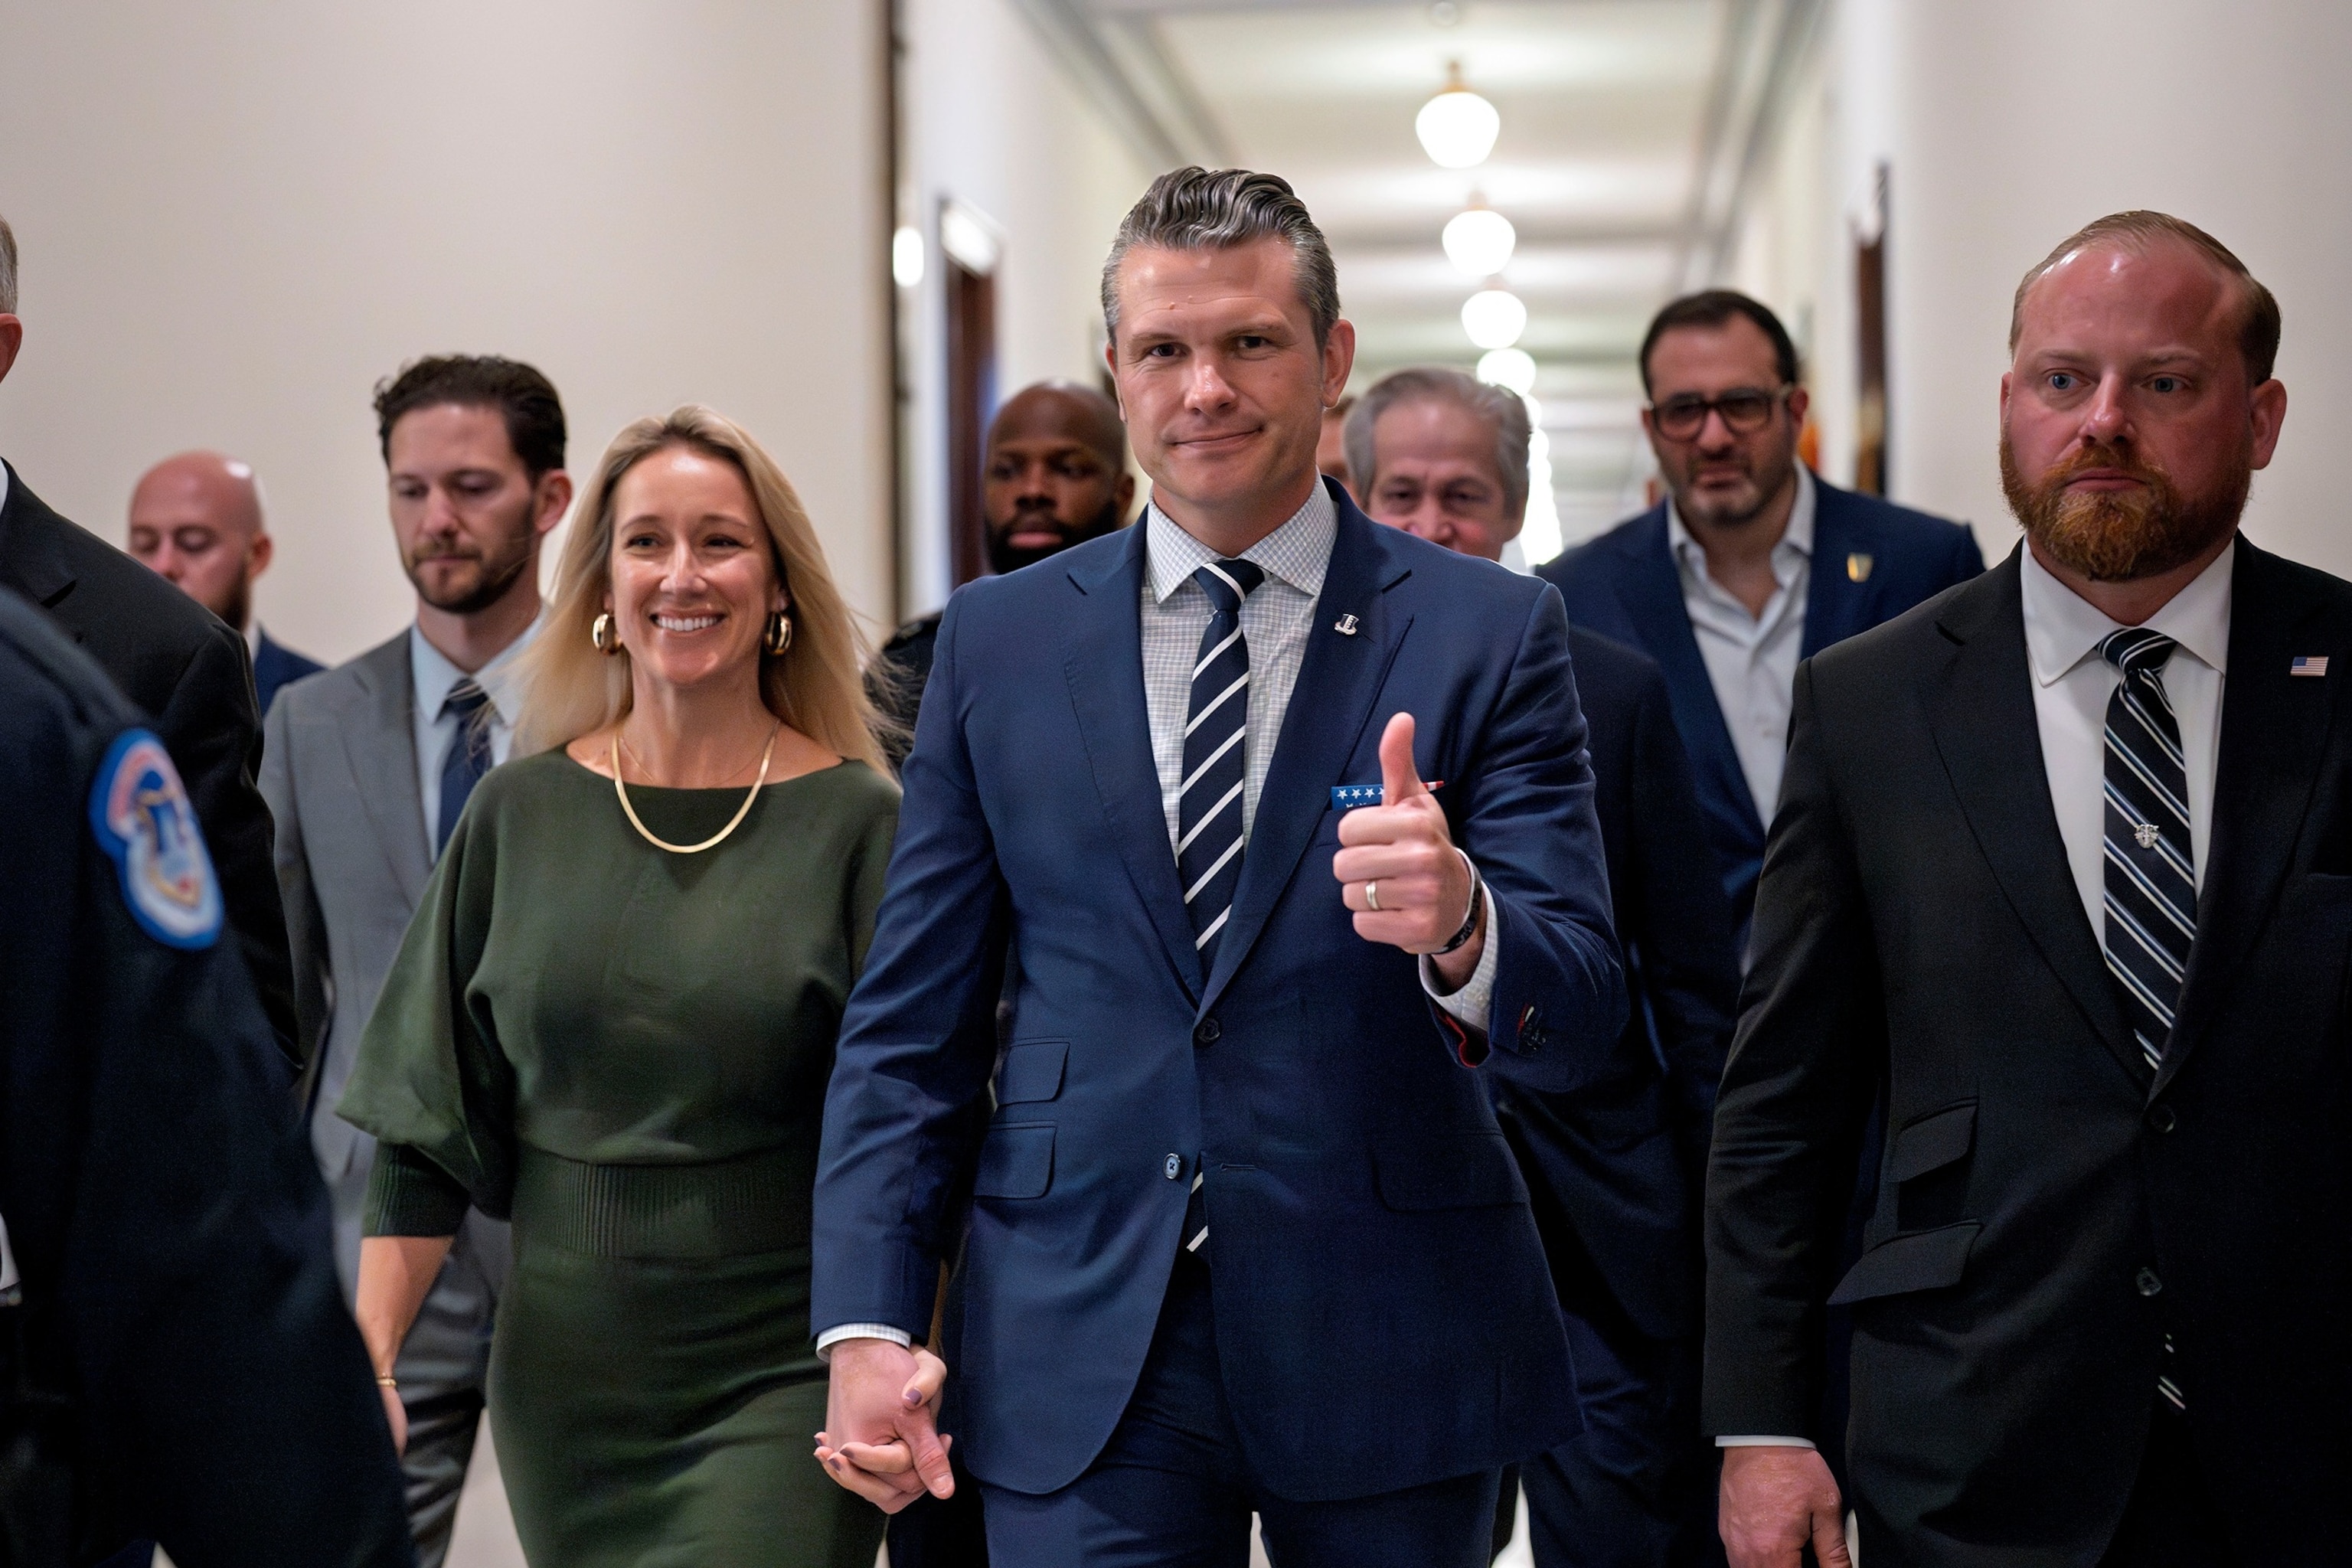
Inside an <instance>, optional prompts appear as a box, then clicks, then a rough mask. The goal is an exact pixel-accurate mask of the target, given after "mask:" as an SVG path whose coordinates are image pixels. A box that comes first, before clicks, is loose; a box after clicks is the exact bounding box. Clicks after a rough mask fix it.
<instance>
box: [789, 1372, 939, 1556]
mask: <svg viewBox="0 0 2352 1568" xmlns="http://www.w3.org/2000/svg"><path fill="white" fill-rule="evenodd" d="M947 1376H948V1367H947V1363H945V1362H943V1361H941V1360H940V1358H939V1357H937V1356H935V1355H933V1354H932V1353H931V1352H929V1351H927V1350H923V1349H921V1348H919V1347H918V1348H916V1349H913V1350H909V1349H908V1348H907V1347H906V1346H904V1345H898V1344H893V1343H892V1342H889V1341H888V1340H843V1341H841V1342H838V1343H836V1344H835V1346H834V1347H833V1382H832V1387H831V1391H830V1393H829V1394H828V1395H827V1398H826V1401H825V1412H824V1426H825V1429H824V1431H822V1432H820V1433H818V1434H817V1435H816V1461H817V1463H818V1464H820V1465H823V1466H824V1472H825V1474H827V1475H829V1476H831V1477H832V1478H833V1479H835V1481H837V1482H839V1483H840V1484H841V1485H842V1486H845V1487H846V1488H848V1489H850V1490H851V1491H854V1492H856V1494H857V1495H858V1496H859V1497H862V1498H864V1499H865V1500H866V1501H868V1502H870V1503H872V1504H874V1505H875V1506H876V1507H877V1508H879V1509H880V1510H882V1511H883V1512H885V1513H896V1512H898V1510H900V1509H902V1508H905V1507H906V1506H907V1505H908V1503H910V1502H913V1501H914V1500H916V1499H917V1498H919V1497H920V1496H922V1495H923V1493H924V1492H926V1491H929V1492H931V1493H933V1494H935V1495H937V1496H939V1497H947V1496H949V1495H950V1494H951V1493H952V1492H954V1490H955V1479H954V1476H953V1474H952V1473H951V1472H950V1469H949V1468H948V1446H949V1445H950V1443H952V1442H954V1441H955V1439H953V1438H952V1437H942V1436H940V1434H939V1428H938V1426H937V1421H938V1416H939V1406H940V1388H941V1387H942V1386H944V1385H945V1384H946V1383H947Z"/></svg>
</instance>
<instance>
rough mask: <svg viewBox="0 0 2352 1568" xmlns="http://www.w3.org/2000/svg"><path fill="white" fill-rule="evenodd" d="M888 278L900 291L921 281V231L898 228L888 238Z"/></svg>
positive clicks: (910, 287)
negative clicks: (896, 284) (895, 282)
mask: <svg viewBox="0 0 2352 1568" xmlns="http://www.w3.org/2000/svg"><path fill="white" fill-rule="evenodd" d="M890 276H891V278H892V279H894V280H896V281H897V283H898V287H899V288H901V289H912V288H914V287H915V286H916V285H918V284H919V283H921V282H922V280H923V231H922V230H921V229H919V228H900V229H899V230H898V232H897V233H896V234H893V235H892V236H891V237H890Z"/></svg>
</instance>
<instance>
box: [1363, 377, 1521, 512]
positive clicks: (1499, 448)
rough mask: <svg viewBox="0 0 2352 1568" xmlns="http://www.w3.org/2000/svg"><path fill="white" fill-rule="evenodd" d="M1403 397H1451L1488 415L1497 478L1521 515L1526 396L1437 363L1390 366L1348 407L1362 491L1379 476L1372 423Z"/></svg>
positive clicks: (1508, 505) (1508, 506)
mask: <svg viewBox="0 0 2352 1568" xmlns="http://www.w3.org/2000/svg"><path fill="white" fill-rule="evenodd" d="M1400 403H1450V404H1452V405H1454V406H1455V407H1456V408H1460V409H1464V410H1465V411H1467V412H1468V413H1470V414H1472V415H1475V416H1477V417H1478V418H1480V419H1483V420H1485V421H1486V426H1487V428H1488V429H1490V430H1492V431H1494V433H1495V478H1496V480H1497V481H1498V482H1499V483H1500V484H1501V485H1502V487H1503V505H1504V508H1505V510H1506V513H1507V515H1508V516H1511V517H1517V516H1519V515H1521V514H1522V513H1524V512H1525V511H1526V510H1528V440H1529V437H1530V432H1531V426H1529V424H1528V400H1527V399H1526V398H1524V397H1521V396H1520V395H1518V394H1517V393H1516V392H1513V391H1511V390H1510V389H1509V388H1508V387H1504V386H1494V385H1490V384H1487V383H1486V382H1483V381H1480V380H1479V379H1478V378H1477V377H1476V376H1475V375H1472V374H1469V373H1467V372H1466V371H1459V370H1450V369H1447V368H1446V367H1444V366H1443V365H1433V364H1431V365H1414V366H1413V367H1412V368H1411V369H1408V370H1397V371H1391V372H1390V373H1389V374H1386V375H1384V376H1382V377H1381V378H1380V380H1378V381H1376V382H1374V383H1372V389H1371V390H1370V392H1367V393H1366V394H1364V395H1363V396H1361V397H1360V398H1358V399H1357V400H1356V405H1355V406H1354V407H1353V408H1350V409H1349V410H1348V423H1347V426H1346V427H1345V429H1344V430H1343V432H1342V436H1343V437H1344V439H1345V441H1346V443H1347V447H1348V477H1349V479H1352V480H1354V481H1355V485H1356V492H1357V493H1358V494H1359V495H1364V496H1369V495H1370V494H1371V493H1372V483H1373V481H1374V480H1375V479H1378V478H1379V477H1380V476H1379V475H1378V474H1377V473H1376V472H1375V471H1374V468H1373V465H1374V461H1375V459H1376V458H1377V457H1378V454H1377V453H1376V452H1375V451H1374V450H1373V448H1372V426H1375V425H1377V424H1379V423H1380V419H1381V415H1383V414H1385V413H1387V412H1388V411H1389V410H1390V409H1391V408H1394V407H1395V406H1396V405H1398V404H1400Z"/></svg>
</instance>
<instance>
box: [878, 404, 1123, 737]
mask: <svg viewBox="0 0 2352 1568" xmlns="http://www.w3.org/2000/svg"><path fill="white" fill-rule="evenodd" d="M1134 501H1135V476H1134V475H1132V474H1130V473H1129V472H1128V471H1127V431H1126V428H1125V426H1122V425H1121V424H1120V423H1119V417H1118V405H1117V404H1115V403H1113V402H1112V401H1111V400H1110V399H1109V398H1108V397H1105V396H1104V395H1102V394H1101V393H1099V392H1097V391H1095V390H1094V389H1093V388H1092V387H1087V386H1080V385H1078V384H1076V382H1068V381H1041V382H1038V383H1037V384H1034V386H1026V387H1024V388H1022V389H1021V390H1020V391H1019V392H1016V393H1014V394H1013V395H1012V397H1011V398H1009V399H1007V400H1006V402H1005V404H1004V406H1003V407H1002V408H1000V409H998V410H997V413H996V421H995V423H994V424H992V425H991V426H989V427H988V447H987V454H986V458H985V466H984V468H983V471H982V503H981V504H982V508H983V510H984V512H985V515H986V518H987V521H988V564H989V566H990V568H991V569H992V571H994V572H996V573H997V574H999V575H1002V574H1004V573H1007V572H1017V571H1019V570H1020V569H1021V568H1022V567H1024V566H1029V565H1034V563H1037V562H1040V561H1043V560H1045V558H1046V557H1047V556H1049V555H1055V554H1058V553H1059V552H1062V551H1065V550H1067V549H1068V548H1069V547H1070V546H1072V545H1073V544H1084V543H1085V542H1087V540H1089V539H1096V538H1099V537H1100V536H1101V535H1103V534H1106V533H1110V532H1113V531H1116V530H1117V529H1118V528H1119V527H1120V526H1121V525H1123V524H1124V523H1125V522H1126V521H1127V511H1128V508H1129V506H1131V505H1133V504H1134ZM939 633H940V616H939V613H938V612H937V611H934V612H932V613H931V614H930V615H928V616H920V617H919V618H917V619H915V620H911V621H908V623H907V624H906V625H905V626H900V627H899V628H898V636H897V637H892V638H891V639H890V643H889V646H888V647H885V648H884V649H883V650H882V658H884V659H886V660H887V661H888V663H889V666H890V668H889V670H888V672H887V673H888V679H887V681H881V680H877V682H876V686H877V700H879V701H880V702H881V703H882V704H883V706H884V707H885V709H886V710H887V711H888V712H889V713H890V715H891V716H892V717H893V718H895V719H897V720H898V721H900V722H901V723H903V724H905V725H906V727H907V730H908V733H909V734H911V733H912V732H913V731H914V728H915V713H916V710H917V709H918V707H919V705H920V704H921V702H922V697H923V682H924V681H926V680H928V679H929V678H930V673H931V647H932V645H933V644H934V643H935V642H936V641H937V639H938V637H939ZM905 746H906V743H905V742H899V744H898V752H897V753H896V754H897V755H898V756H903V755H904V754H905Z"/></svg>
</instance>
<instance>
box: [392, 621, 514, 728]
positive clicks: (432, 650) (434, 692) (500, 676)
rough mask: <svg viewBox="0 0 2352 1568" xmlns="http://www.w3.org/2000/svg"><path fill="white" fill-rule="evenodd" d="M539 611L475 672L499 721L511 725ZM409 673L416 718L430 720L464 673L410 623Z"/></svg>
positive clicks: (475, 680) (475, 676)
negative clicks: (414, 695) (521, 631)
mask: <svg viewBox="0 0 2352 1568" xmlns="http://www.w3.org/2000/svg"><path fill="white" fill-rule="evenodd" d="M546 619H547V616H546V613H545V612H544V611H542V612H541V614H540V615H539V616H537V617H536V618H535V619H533V620H532V622H531V623H530V625H529V626H525V627H524V628H523V633H522V636H520V637H517V638H515V640H514V641H512V642H510V643H509V644H507V646H506V647H502V648H500V649H499V652H498V655H497V657H495V658H492V659H491V660H490V662H489V663H488V664H486V665H484V666H482V668H479V669H478V670H476V671H475V672H474V682H475V684H476V685H478V686H479V687H480V688H481V689H482V694H483V695H484V696H486V697H488V699H489V700H490V707H491V708H492V709H493V710H496V711H497V714H498V722H499V723H502V724H507V725H512V724H513V723H514V721H515V715H516V714H517V713H519V712H520V711H521V707H522V672H521V668H520V666H521V662H522V653H523V649H525V648H527V647H530V645H531V640H532V639H533V638H534V637H538V636H539V628H540V626H541V625H542V624H543V623H544V622H545V621H546ZM408 672H409V676H410V679H412V680H414V682H415V687H416V711H417V715H418V717H419V718H421V719H423V720H424V721H425V722H427V723H430V722H432V721H434V720H436V719H438V718H439V717H440V716H441V705H442V704H443V703H444V702H446V701H447V700H449V691H450V689H451V688H453V687H455V686H456V685H457V682H459V681H461V680H463V679H466V672H465V671H464V670H462V669H459V668H457V666H456V665H455V664H452V663H451V662H450V661H449V656H448V655H446V654H445V653H443V652H442V651H441V650H440V649H439V648H437V647H434V646H433V645H432V644H431V643H429V642H427V641H425V633H424V632H423V631H422V630H421V629H419V628H418V627H417V626H415V625H414V624H413V623H412V624H411V625H410V626H409V628H408Z"/></svg>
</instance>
